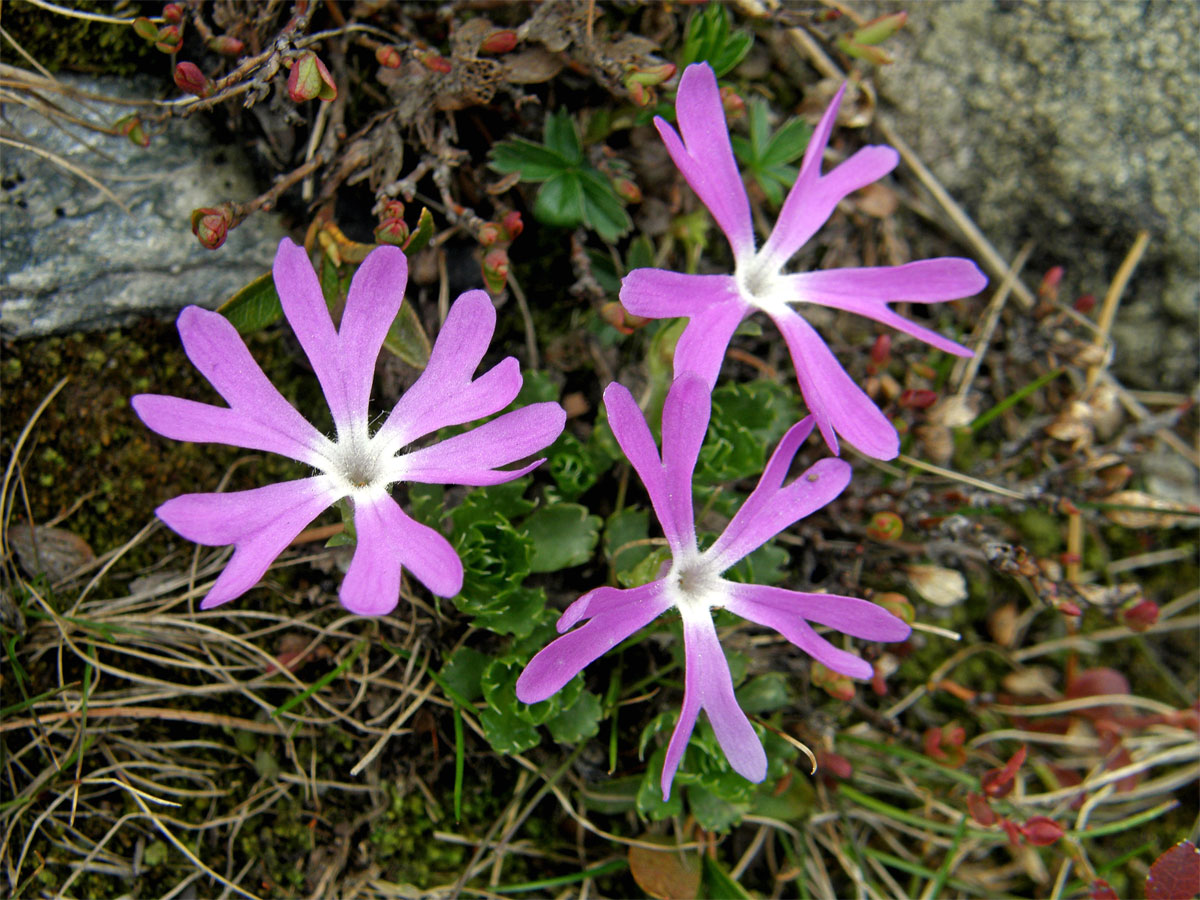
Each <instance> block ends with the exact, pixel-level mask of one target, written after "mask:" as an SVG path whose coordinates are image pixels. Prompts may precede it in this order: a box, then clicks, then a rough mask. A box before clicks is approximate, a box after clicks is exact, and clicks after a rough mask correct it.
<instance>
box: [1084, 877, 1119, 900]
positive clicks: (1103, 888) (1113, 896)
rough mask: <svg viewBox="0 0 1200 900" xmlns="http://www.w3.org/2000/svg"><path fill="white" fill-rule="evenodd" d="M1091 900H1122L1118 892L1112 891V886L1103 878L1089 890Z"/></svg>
mask: <svg viewBox="0 0 1200 900" xmlns="http://www.w3.org/2000/svg"><path fill="white" fill-rule="evenodd" d="M1088 898H1089V900H1120V898H1119V897H1118V896H1117V892H1116V891H1114V890H1113V889H1112V885H1111V884H1109V883H1108V882H1107V881H1105V880H1104V879H1103V878H1098V879H1096V880H1095V881H1093V882H1092V884H1091V887H1089V888H1088Z"/></svg>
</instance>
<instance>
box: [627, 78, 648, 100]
mask: <svg viewBox="0 0 1200 900" xmlns="http://www.w3.org/2000/svg"><path fill="white" fill-rule="evenodd" d="M625 87H626V88H627V89H628V90H629V99H630V100H632V101H633V103H634V105H635V106H649V105H650V102H651V101H652V100H653V99H654V91H652V90H650V89H649V88H647V87H646V86H645V85H644V84H641V83H640V82H637V81H635V82H632V83H630V84H626V85H625Z"/></svg>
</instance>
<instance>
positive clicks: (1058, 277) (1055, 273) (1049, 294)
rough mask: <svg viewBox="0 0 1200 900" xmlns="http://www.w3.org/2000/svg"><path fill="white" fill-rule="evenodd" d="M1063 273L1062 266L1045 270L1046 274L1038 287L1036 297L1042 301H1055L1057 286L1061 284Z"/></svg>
mask: <svg viewBox="0 0 1200 900" xmlns="http://www.w3.org/2000/svg"><path fill="white" fill-rule="evenodd" d="M1064 271H1065V270H1064V269H1063V267H1062V266H1051V267H1050V268H1049V269H1047V270H1046V274H1045V275H1043V276H1042V283H1041V284H1039V285H1038V289H1037V295H1038V297H1040V298H1041V299H1042V300H1050V301H1054V300H1057V299H1058V286H1059V285H1060V284H1061V283H1062V279H1063V273H1064Z"/></svg>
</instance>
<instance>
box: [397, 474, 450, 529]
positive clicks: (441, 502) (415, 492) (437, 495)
mask: <svg viewBox="0 0 1200 900" xmlns="http://www.w3.org/2000/svg"><path fill="white" fill-rule="evenodd" d="M404 508H405V510H406V511H407V512H408V514H409V515H410V516H412V517H413V518H414V519H416V520H417V521H418V522H420V523H421V524H422V525H428V526H429V527H430V528H437V527H438V525H439V524H440V523H441V521H442V519H444V518H445V517H446V488H445V487H443V486H442V485H440V484H422V483H421V482H419V481H414V482H411V483H410V484H409V485H408V503H407V505H406V506H405V507H404Z"/></svg>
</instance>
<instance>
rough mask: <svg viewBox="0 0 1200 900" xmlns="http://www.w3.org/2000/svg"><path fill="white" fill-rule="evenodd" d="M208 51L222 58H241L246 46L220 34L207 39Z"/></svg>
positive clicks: (235, 39) (242, 42) (233, 38)
mask: <svg viewBox="0 0 1200 900" xmlns="http://www.w3.org/2000/svg"><path fill="white" fill-rule="evenodd" d="M208 49H209V50H211V51H212V52H213V53H219V54H221V55H222V56H241V54H242V51H243V50H245V49H246V44H245V42H244V41H239V40H238V39H237V38H235V37H230V36H229V35H227V34H221V35H217V36H216V37H214V38H209V40H208Z"/></svg>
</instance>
